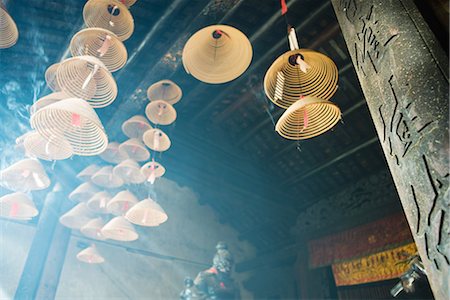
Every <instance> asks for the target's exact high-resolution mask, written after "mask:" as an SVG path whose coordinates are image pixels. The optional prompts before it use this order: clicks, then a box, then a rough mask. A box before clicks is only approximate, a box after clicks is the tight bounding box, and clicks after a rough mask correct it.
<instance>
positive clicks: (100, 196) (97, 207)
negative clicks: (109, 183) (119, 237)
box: [87, 191, 112, 214]
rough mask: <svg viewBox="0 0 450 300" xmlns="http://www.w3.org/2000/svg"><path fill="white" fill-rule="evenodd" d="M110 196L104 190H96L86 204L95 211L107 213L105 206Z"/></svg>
mask: <svg viewBox="0 0 450 300" xmlns="http://www.w3.org/2000/svg"><path fill="white" fill-rule="evenodd" d="M111 198H112V197H111V195H110V194H109V193H108V192H106V191H102V192H98V193H96V194H94V195H93V196H92V197H91V198H90V199H89V200H88V202H87V206H88V207H89V209H90V210H92V211H95V212H96V213H99V214H106V213H108V209H107V207H108V203H109V201H110V200H111Z"/></svg>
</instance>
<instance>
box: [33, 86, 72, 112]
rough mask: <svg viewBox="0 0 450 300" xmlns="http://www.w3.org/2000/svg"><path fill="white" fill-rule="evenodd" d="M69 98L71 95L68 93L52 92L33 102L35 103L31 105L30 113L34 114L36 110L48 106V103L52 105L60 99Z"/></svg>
mask: <svg viewBox="0 0 450 300" xmlns="http://www.w3.org/2000/svg"><path fill="white" fill-rule="evenodd" d="M68 98H70V96H69V95H67V94H66V93H64V92H56V93H51V94H49V95H47V96H44V97H42V98H39V99H38V100H37V101H36V102H34V103H33V105H31V107H30V115H32V114H34V113H35V112H37V111H38V110H40V109H41V108H43V107H46V106H47V105H50V104H53V103H55V102H58V101H60V100H63V99H68Z"/></svg>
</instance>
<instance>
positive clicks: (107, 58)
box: [70, 28, 128, 72]
mask: <svg viewBox="0 0 450 300" xmlns="http://www.w3.org/2000/svg"><path fill="white" fill-rule="evenodd" d="M70 52H71V53H72V56H83V55H90V56H93V57H96V58H98V59H99V60H100V61H101V62H102V63H104V64H105V66H106V67H107V68H108V70H109V71H110V72H115V71H117V70H120V69H121V68H122V67H123V66H124V65H125V64H126V62H127V59H128V53H127V49H126V48H125V46H124V44H123V43H122V42H121V41H120V40H119V39H118V38H117V36H116V35H115V34H114V33H112V32H111V31H109V30H106V29H103V28H86V29H82V30H80V31H79V32H78V33H77V34H75V35H74V37H73V38H72V40H71V42H70Z"/></svg>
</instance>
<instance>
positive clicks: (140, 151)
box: [119, 131, 150, 161]
mask: <svg viewBox="0 0 450 300" xmlns="http://www.w3.org/2000/svg"><path fill="white" fill-rule="evenodd" d="M146 132H147V131H146ZM119 151H121V152H123V153H125V155H126V156H128V158H131V159H133V160H135V161H145V160H147V159H148V158H149V157H150V152H149V151H148V150H147V148H145V146H144V145H143V144H142V143H141V141H140V140H138V139H129V140H127V141H125V142H123V143H122V144H120V145H119Z"/></svg>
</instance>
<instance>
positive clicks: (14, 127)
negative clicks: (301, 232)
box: [0, 0, 386, 251]
mask: <svg viewBox="0 0 450 300" xmlns="http://www.w3.org/2000/svg"><path fill="white" fill-rule="evenodd" d="M287 2H288V5H289V13H288V20H289V22H290V23H291V24H293V25H295V27H296V29H297V34H298V36H299V42H300V45H301V47H303V48H312V49H315V50H318V51H320V52H322V53H324V54H326V55H328V56H329V57H331V58H332V59H333V60H334V61H335V63H336V65H337V66H338V69H339V76H340V77H339V89H338V91H337V93H336V95H335V96H334V97H333V98H332V101H334V102H335V103H337V104H338V105H339V107H340V108H341V110H342V112H343V123H339V124H338V125H337V126H336V127H335V128H334V129H333V130H332V131H330V132H327V133H325V134H323V135H321V136H319V137H316V138H313V139H311V140H306V141H302V142H300V143H296V142H292V141H288V140H285V139H283V138H282V137H280V136H279V135H278V134H277V133H276V132H275V131H274V124H273V122H274V120H275V122H276V120H277V119H278V118H279V117H280V115H281V114H282V112H283V110H281V109H279V108H278V107H274V106H273V105H272V104H271V103H270V101H268V100H267V99H266V97H265V95H264V92H263V87H262V80H263V77H264V74H265V71H266V70H267V69H268V67H269V66H270V64H271V63H272V62H273V61H274V60H275V59H276V57H278V56H279V55H280V54H282V53H283V52H285V51H287V50H288V43H287V38H286V24H285V20H284V18H283V17H281V15H280V8H279V5H280V3H279V1H278V0H270V1H268V0H266V1H259V0H196V1H191V0H174V1H161V0H138V2H137V3H136V4H135V5H134V6H132V7H131V13H132V15H133V16H134V21H135V31H134V34H133V35H132V37H131V38H130V39H129V40H127V41H126V42H125V45H126V47H127V49H128V53H129V62H128V64H127V65H126V66H125V67H124V68H123V69H122V70H121V71H119V72H116V73H114V76H115V78H116V80H117V84H118V87H119V96H118V98H117V99H116V101H115V102H114V103H113V104H112V105H111V106H109V107H107V108H104V109H98V110H97V112H98V114H99V116H100V118H101V120H102V122H103V124H104V125H105V127H106V130H107V133H108V135H109V137H110V140H111V141H113V140H117V141H120V142H121V141H123V140H125V136H124V135H123V133H122V132H121V130H120V125H121V123H122V122H123V121H125V120H126V119H128V118H129V117H131V116H132V115H134V114H143V112H144V108H145V105H146V104H147V102H148V100H147V99H146V89H147V87H148V86H149V85H150V84H152V83H154V82H156V81H158V80H161V79H166V78H167V79H171V80H173V81H175V82H176V83H177V84H179V85H180V86H181V88H182V90H183V93H184V96H183V98H182V100H181V102H180V103H178V104H176V105H175V108H176V109H177V113H178V119H177V122H176V124H175V125H172V126H171V127H169V128H166V129H165V131H166V132H167V133H168V134H169V136H170V138H171V139H172V148H171V149H170V150H169V151H167V152H165V153H163V154H162V155H161V156H160V158H159V160H160V161H161V162H162V164H163V165H164V166H165V167H166V169H167V173H166V176H167V177H168V178H170V179H173V180H175V181H177V182H178V183H179V184H181V185H187V186H189V187H191V188H192V189H193V190H194V191H195V192H196V193H198V194H199V195H200V201H201V202H202V203H204V204H207V205H209V206H211V207H212V208H213V209H214V210H215V211H216V212H217V214H218V216H219V219H220V220H221V222H224V223H228V224H230V225H231V226H233V227H234V228H236V229H237V230H238V232H239V233H240V236H241V237H242V238H243V239H246V240H248V241H250V242H251V243H252V244H254V245H255V246H256V247H257V248H258V249H259V250H260V251H267V250H269V249H273V248H274V247H277V246H281V245H289V244H290V243H293V242H295V240H294V239H293V237H292V236H291V234H290V228H291V227H292V226H293V224H295V220H296V217H297V216H298V214H299V213H300V212H301V211H303V210H305V209H306V208H307V207H308V206H310V205H312V204H313V203H315V202H317V201H318V200H320V199H323V198H325V197H328V196H330V195H333V194H335V193H338V192H339V191H341V190H343V189H344V188H345V187H348V186H349V185H352V183H353V182H355V181H356V180H358V179H360V178H364V177H366V176H369V175H371V174H373V173H375V172H378V171H380V170H381V169H383V168H386V163H385V160H384V157H383V154H382V151H381V147H380V145H379V142H378V139H377V138H376V132H375V130H374V126H373V124H372V121H371V117H370V114H369V111H368V109H367V105H366V103H365V100H364V97H363V95H362V93H361V89H360V86H359V83H358V80H357V78H356V74H355V72H354V69H353V66H352V64H351V60H350V57H349V54H348V51H347V48H346V45H345V42H344V40H343V37H342V34H341V32H340V29H339V26H338V24H337V21H336V18H335V15H334V11H333V8H332V5H331V2H330V1H329V0H301V1H300V0H291V1H287ZM83 4H84V1H79V0H58V1H56V0H46V1H43V0H41V1H40V0H14V1H6V7H7V8H8V10H9V12H10V14H11V15H12V16H13V18H14V19H15V21H16V23H17V25H18V28H19V31H20V38H19V42H18V43H17V44H16V45H15V46H14V47H12V48H10V49H6V50H1V51H0V61H1V63H0V97H1V99H0V100H1V102H2V107H3V108H2V109H1V110H0V115H1V120H2V122H3V125H4V126H2V127H1V128H0V134H1V136H2V137H4V139H3V140H2V144H1V147H2V151H3V153H6V152H7V151H6V148H8V146H7V145H8V144H9V145H11V144H12V143H13V142H14V139H15V138H16V137H17V136H19V135H20V134H21V133H23V132H25V131H26V130H27V126H28V116H29V114H28V112H27V108H28V107H29V105H31V104H32V102H33V101H35V100H36V99H38V98H39V97H41V96H43V95H45V94H47V93H49V92H50V91H49V90H48V89H47V88H46V87H45V80H44V72H45V70H46V68H47V67H48V66H49V65H51V64H53V63H55V62H58V61H60V60H61V59H63V58H64V57H66V55H67V54H68V53H67V52H68V51H67V47H68V45H69V42H70V39H71V37H72V36H73V34H75V33H76V32H77V31H78V30H80V29H81V28H82V27H83V19H82V9H83ZM215 23H224V24H229V25H232V26H235V27H237V28H239V29H240V30H241V31H243V32H244V33H245V34H246V35H247V36H248V37H249V39H250V41H251V43H252V45H253V51H254V56H253V61H252V63H251V65H250V67H249V69H248V70H247V71H246V72H245V73H244V74H243V75H242V76H241V77H239V78H238V79H236V80H234V81H232V82H229V83H226V84H221V85H208V84H204V83H202V82H199V81H197V80H195V79H194V78H193V77H191V76H189V75H187V74H186V72H185V71H184V69H183V67H182V64H181V51H182V48H183V45H184V43H185V42H186V41H187V39H188V38H189V36H190V35H191V34H193V33H194V32H195V31H197V30H199V29H200V28H202V27H204V26H207V25H210V24H215ZM17 120H19V121H20V122H17ZM13 133H14V134H13ZM4 159H6V160H7V159H8V158H7V157H6V158H5V155H4ZM94 160H95V161H96V162H99V161H98V159H97V158H95V159H94V158H83V157H75V158H73V160H71V161H70V162H69V163H71V168H74V169H75V170H74V171H75V172H77V171H79V170H80V169H81V168H82V167H83V166H85V165H87V164H88V163H91V162H93V161H94ZM74 166H75V167H74ZM218 238H219V237H218Z"/></svg>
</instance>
